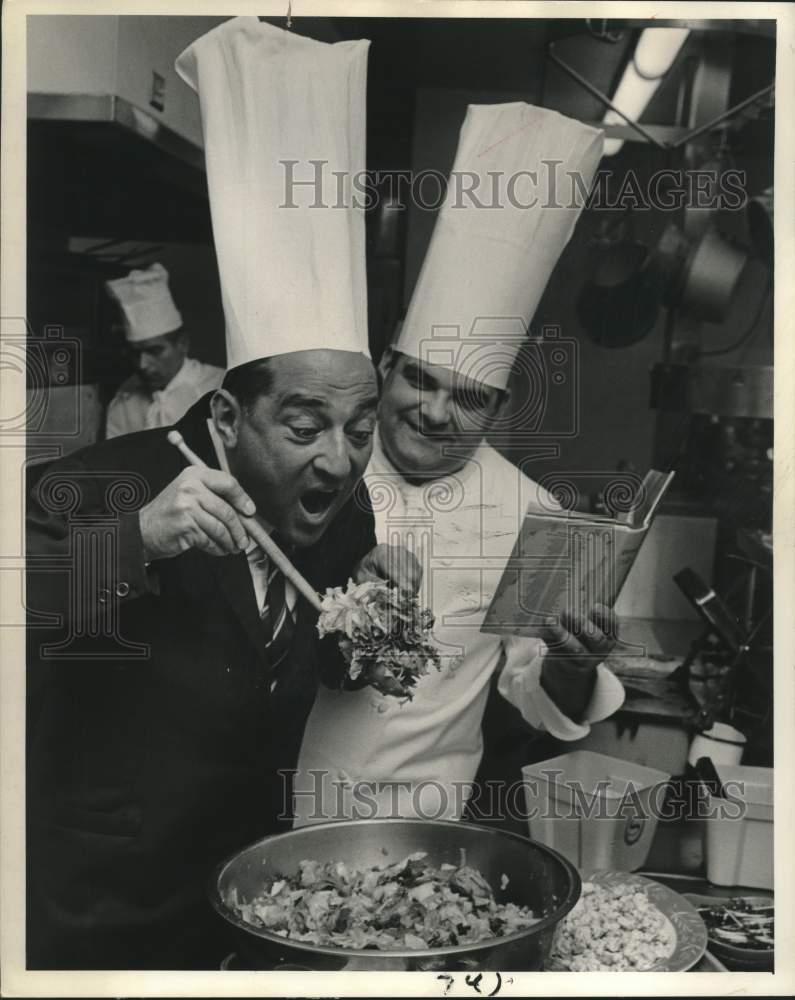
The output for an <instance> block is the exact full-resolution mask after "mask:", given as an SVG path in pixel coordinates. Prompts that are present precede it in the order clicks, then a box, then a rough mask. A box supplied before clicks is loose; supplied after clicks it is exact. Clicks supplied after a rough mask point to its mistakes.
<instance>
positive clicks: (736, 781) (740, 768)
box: [715, 763, 773, 806]
mask: <svg viewBox="0 0 795 1000" xmlns="http://www.w3.org/2000/svg"><path fill="white" fill-rule="evenodd" d="M715 770H716V771H717V772H718V777H719V778H720V780H721V784H724V785H725V784H726V783H727V782H732V797H733V798H737V799H741V800H742V801H743V802H748V803H753V804H754V805H759V806H772V805H773V768H772V767H746V766H745V765H743V764H717V763H716V764H715ZM739 786H742V790H741V789H740V787H739Z"/></svg>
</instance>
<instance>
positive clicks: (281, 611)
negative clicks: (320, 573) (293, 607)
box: [260, 563, 295, 680]
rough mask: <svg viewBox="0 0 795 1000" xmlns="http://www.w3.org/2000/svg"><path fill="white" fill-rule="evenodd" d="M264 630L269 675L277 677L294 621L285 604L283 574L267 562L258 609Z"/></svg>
mask: <svg viewBox="0 0 795 1000" xmlns="http://www.w3.org/2000/svg"><path fill="white" fill-rule="evenodd" d="M260 618H261V619H262V627H263V630H264V632H265V648H266V649H267V651H268V658H269V659H270V669H271V676H272V677H273V678H274V680H277V679H278V673H277V672H278V670H279V668H280V667H282V666H284V665H285V663H286V659H287V654H288V653H289V652H290V645H291V644H292V641H293V632H294V630H295V622H294V621H293V616H292V614H291V613H290V609H289V608H288V606H287V599H286V594H285V581H284V574H283V573H282V571H281V570H280V569H278V567H276V566H274V565H273V563H269V564H268V582H267V589H266V591H265V602H264V604H263V605H262V610H261V611H260Z"/></svg>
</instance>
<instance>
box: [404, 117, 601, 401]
mask: <svg viewBox="0 0 795 1000" xmlns="http://www.w3.org/2000/svg"><path fill="white" fill-rule="evenodd" d="M602 141H603V133H602V132H601V130H599V129H595V128H592V127H590V126H588V125H583V124H582V123H581V122H578V121H575V120H573V119H571V118H566V117H564V116H563V115H561V114H558V113H557V112H556V111H549V110H547V109H545V108H537V107H534V106H533V105H531V104H523V103H521V102H517V103H510V104H493V105H470V106H469V108H468V109H467V115H466V118H465V120H464V124H463V127H462V129H461V134H460V137H459V141H458V151H457V153H456V157H455V163H454V164H453V172H452V174H451V175H450V179H449V181H448V187H447V192H446V194H445V200H444V204H443V205H442V207H441V209H440V212H439V216H438V218H437V220H436V225H435V227H434V231H433V236H432V238H431V243H430V246H429V248H428V252H427V254H426V256H425V260H424V261H423V265H422V269H421V271H420V276H419V279H418V281H417V286H416V288H415V290H414V294H413V296H412V299H411V303H410V305H409V309H408V313H407V315H406V320H405V322H404V324H403V327H402V329H401V331H400V337H399V339H398V341H397V343H396V345H395V346H396V347H397V349H398V350H399V351H402V352H403V353H404V354H409V355H411V356H412V357H416V358H419V359H420V360H422V361H426V362H429V363H431V364H437V365H442V366H443V367H446V368H449V369H452V370H454V371H456V372H458V373H459V374H460V375H464V376H467V377H468V378H472V379H475V380H477V381H480V382H485V383H486V384H487V385H493V386H496V387H497V388H499V389H504V388H505V386H506V385H507V383H508V377H509V375H510V372H511V368H512V366H513V362H514V360H515V358H516V354H517V353H518V351H519V349H520V347H521V346H522V343H523V342H524V339H525V334H526V331H527V328H528V326H529V324H530V320H531V319H532V317H533V313H534V312H535V310H536V307H537V305H538V302H539V300H540V298H541V295H542V294H543V292H544V288H545V287H546V284H547V281H548V280H549V276H550V275H551V273H552V271H553V269H554V267H555V264H556V263H557V261H558V258H559V256H560V254H561V252H562V250H563V248H564V247H565V245H566V243H567V242H568V240H569V237H570V236H571V234H572V232H573V230H574V226H575V224H576V222H577V219H578V217H579V214H580V211H581V209H582V205H583V201H584V197H585V193H587V190H588V189H589V188H590V185H591V182H592V180H593V176H594V173H595V172H596V168H597V167H598V165H599V161H600V159H601V156H602ZM572 178H574V179H573V180H572Z"/></svg>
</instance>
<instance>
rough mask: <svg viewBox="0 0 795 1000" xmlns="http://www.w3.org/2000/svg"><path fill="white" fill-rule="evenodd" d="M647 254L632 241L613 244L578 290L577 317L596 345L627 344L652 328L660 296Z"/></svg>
mask: <svg viewBox="0 0 795 1000" xmlns="http://www.w3.org/2000/svg"><path fill="white" fill-rule="evenodd" d="M648 256H649V251H648V248H647V247H646V246H644V245H643V244H642V243H639V242H637V241H635V240H621V241H620V242H618V243H615V244H614V245H613V246H611V247H610V248H609V249H607V250H606V251H605V252H604V253H603V254H602V256H601V259H600V261H599V263H598V265H597V267H596V270H595V272H594V274H593V277H592V278H591V279H590V280H589V281H587V282H586V284H585V286H584V287H583V289H582V291H581V292H580V295H579V298H578V301H577V315H578V318H579V320H580V323H581V324H582V326H583V328H584V329H585V331H586V332H587V333H588V335H589V336H590V338H591V340H593V341H594V343H596V344H599V346H600V347H608V348H618V347H628V346H629V345H630V344H635V343H637V342H638V341H640V340H643V338H644V337H645V336H646V335H647V334H648V333H650V331H651V330H652V328H653V327H654V323H655V320H656V319H657V313H658V311H659V307H660V297H661V296H660V290H659V288H658V283H657V281H656V279H655V276H654V275H653V274H652V272H650V271H649V269H648V267H647V260H648Z"/></svg>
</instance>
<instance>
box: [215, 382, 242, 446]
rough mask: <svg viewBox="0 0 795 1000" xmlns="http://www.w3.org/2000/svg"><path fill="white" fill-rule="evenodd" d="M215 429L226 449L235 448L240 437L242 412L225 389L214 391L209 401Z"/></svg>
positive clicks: (234, 399)
mask: <svg viewBox="0 0 795 1000" xmlns="http://www.w3.org/2000/svg"><path fill="white" fill-rule="evenodd" d="M210 412H211V413H212V415H213V423H214V424H215V429H216V430H217V431H218V434H219V436H220V438H221V440H222V441H223V443H224V445H225V447H226V448H236V447H237V442H238V438H239V437H240V422H241V420H242V419H243V410H242V408H241V406H240V403H239V402H238V401H237V399H236V398H235V397H234V396H233V395H232V393H231V392H229V391H228V390H227V389H216V390H215V392H214V393H213V398H212V399H211V400H210Z"/></svg>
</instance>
